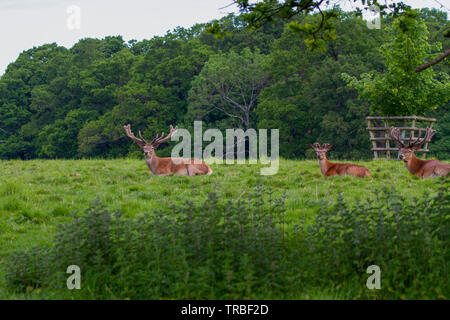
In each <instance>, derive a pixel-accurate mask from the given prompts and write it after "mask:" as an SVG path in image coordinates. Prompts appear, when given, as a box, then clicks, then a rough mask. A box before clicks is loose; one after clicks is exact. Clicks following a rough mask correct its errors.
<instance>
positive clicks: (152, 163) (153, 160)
mask: <svg viewBox="0 0 450 320" xmlns="http://www.w3.org/2000/svg"><path fill="white" fill-rule="evenodd" d="M145 163H147V166H148V168H149V169H150V171H151V172H152V173H153V174H154V173H155V172H156V169H157V168H158V164H159V158H158V157H157V156H156V154H153V155H152V156H151V157H149V158H146V159H145Z"/></svg>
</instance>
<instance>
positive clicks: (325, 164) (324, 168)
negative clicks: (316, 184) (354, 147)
mask: <svg viewBox="0 0 450 320" xmlns="http://www.w3.org/2000/svg"><path fill="white" fill-rule="evenodd" d="M332 165H333V164H332V163H331V162H330V161H328V159H327V157H325V158H323V159H319V166H320V171H321V172H322V174H323V175H325V174H326V173H327V172H328V170H329V169H330V167H331V166H332Z"/></svg>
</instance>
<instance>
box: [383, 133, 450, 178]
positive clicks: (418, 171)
mask: <svg viewBox="0 0 450 320" xmlns="http://www.w3.org/2000/svg"><path fill="white" fill-rule="evenodd" d="M389 133H390V135H391V137H392V139H394V140H395V142H397V146H398V148H399V151H398V158H399V159H401V160H403V162H404V163H405V166H406V168H407V169H408V171H409V172H410V173H411V174H414V175H416V176H418V177H419V178H428V177H433V178H434V177H437V176H447V175H448V173H449V172H450V164H448V163H443V162H439V161H438V160H420V159H418V158H417V157H416V156H415V155H414V151H416V150H418V149H419V148H420V146H421V145H422V144H423V143H425V142H428V141H430V140H431V137H432V136H433V135H434V134H435V133H436V131H435V130H433V129H430V128H427V131H426V133H425V137H423V138H422V139H421V138H420V135H419V137H417V139H416V140H414V141H412V139H410V140H409V143H408V145H405V144H404V143H403V142H402V141H401V139H400V137H399V135H400V129H399V128H395V127H391V128H390V129H389Z"/></svg>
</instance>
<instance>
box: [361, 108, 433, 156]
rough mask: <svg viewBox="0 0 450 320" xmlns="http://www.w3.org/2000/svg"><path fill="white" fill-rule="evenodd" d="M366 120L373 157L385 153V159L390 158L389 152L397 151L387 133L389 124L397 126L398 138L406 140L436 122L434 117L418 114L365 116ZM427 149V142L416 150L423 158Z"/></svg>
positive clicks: (418, 134)
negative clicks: (419, 115) (398, 130)
mask: <svg viewBox="0 0 450 320" xmlns="http://www.w3.org/2000/svg"><path fill="white" fill-rule="evenodd" d="M366 120H367V124H368V127H367V130H369V134H370V141H372V151H373V157H374V159H378V158H381V157H382V156H383V155H386V159H391V152H392V151H394V152H398V148H397V145H396V143H395V142H394V141H393V139H392V138H391V136H390V135H389V128H390V127H391V126H394V127H398V128H399V129H400V139H402V140H405V142H408V141H409V140H410V139H414V138H417V137H418V136H420V134H421V133H422V131H423V132H425V131H426V130H427V127H429V128H432V127H433V123H434V122H436V119H434V118H424V117H418V116H404V117H366ZM422 136H423V134H422ZM391 141H392V144H391ZM428 151H429V150H428V142H426V143H425V144H424V145H423V146H422V148H421V149H419V150H417V152H422V156H423V157H424V158H425V157H426V153H427V152H428Z"/></svg>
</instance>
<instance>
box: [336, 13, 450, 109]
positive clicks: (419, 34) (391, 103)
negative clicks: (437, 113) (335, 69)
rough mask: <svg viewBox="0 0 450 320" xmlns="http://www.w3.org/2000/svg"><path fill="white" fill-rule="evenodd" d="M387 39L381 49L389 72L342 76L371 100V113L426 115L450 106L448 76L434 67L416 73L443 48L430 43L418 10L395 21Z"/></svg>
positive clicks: (438, 44) (389, 29)
mask: <svg viewBox="0 0 450 320" xmlns="http://www.w3.org/2000/svg"><path fill="white" fill-rule="evenodd" d="M388 38H389V40H388V42H387V43H385V44H384V45H382V46H381V48H380V52H381V54H382V55H383V57H384V59H385V65H386V67H387V71H386V72H384V73H379V72H370V73H364V74H362V75H361V79H360V80H357V78H356V77H351V76H349V75H347V74H345V73H343V74H342V77H343V79H345V80H346V81H347V82H348V85H349V86H350V87H352V88H355V89H356V90H357V91H358V92H359V94H360V96H361V97H363V98H365V99H366V100H368V101H370V103H371V110H372V113H378V114H381V115H385V116H405V115H424V114H425V113H426V112H427V111H428V110H432V109H435V108H437V107H438V105H439V104H444V103H447V101H448V100H449V98H450V83H449V82H448V75H447V74H446V73H440V74H437V73H435V72H434V71H433V70H432V68H428V69H427V70H424V71H423V72H420V73H417V72H415V66H417V65H420V64H422V63H423V62H424V61H427V60H429V58H430V56H431V54H430V52H431V51H433V50H436V49H438V50H439V49H440V47H441V44H440V43H439V42H437V43H435V44H434V45H431V44H429V42H428V30H427V27H426V25H425V22H424V21H423V20H422V19H418V17H417V11H411V12H409V13H408V14H405V15H403V16H402V17H399V18H398V19H396V20H395V21H394V22H393V24H392V26H390V27H388Z"/></svg>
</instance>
